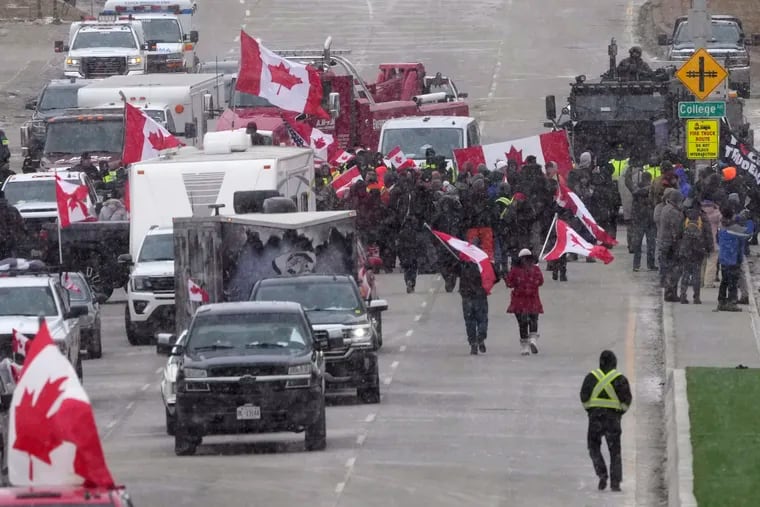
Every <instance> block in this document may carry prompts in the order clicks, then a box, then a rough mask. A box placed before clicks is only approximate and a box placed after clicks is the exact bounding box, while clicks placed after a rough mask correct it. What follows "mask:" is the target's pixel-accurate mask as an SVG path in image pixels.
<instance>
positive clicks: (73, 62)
mask: <svg viewBox="0 0 760 507" xmlns="http://www.w3.org/2000/svg"><path fill="white" fill-rule="evenodd" d="M66 65H67V66H68V67H79V58H66Z"/></svg>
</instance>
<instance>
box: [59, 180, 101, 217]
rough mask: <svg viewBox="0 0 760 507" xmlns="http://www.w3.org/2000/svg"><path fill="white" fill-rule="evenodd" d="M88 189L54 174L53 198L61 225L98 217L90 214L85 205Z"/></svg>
mask: <svg viewBox="0 0 760 507" xmlns="http://www.w3.org/2000/svg"><path fill="white" fill-rule="evenodd" d="M88 196H89V191H88V190H87V186H86V185H77V184H76V183H72V182H71V181H68V180H64V179H62V178H61V177H60V175H58V174H57V173H56V175H55V200H56V203H57V204H58V221H59V223H60V224H61V227H62V228H64V227H68V226H70V225H71V224H73V223H74V222H93V221H95V220H97V219H98V217H96V216H93V215H91V214H90V208H89V206H88V205H87V198H88Z"/></svg>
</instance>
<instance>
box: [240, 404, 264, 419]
mask: <svg viewBox="0 0 760 507" xmlns="http://www.w3.org/2000/svg"><path fill="white" fill-rule="evenodd" d="M237 418H238V420H239V421H240V420H250V419H261V407H254V406H253V405H243V406H242V407H238V408H237Z"/></svg>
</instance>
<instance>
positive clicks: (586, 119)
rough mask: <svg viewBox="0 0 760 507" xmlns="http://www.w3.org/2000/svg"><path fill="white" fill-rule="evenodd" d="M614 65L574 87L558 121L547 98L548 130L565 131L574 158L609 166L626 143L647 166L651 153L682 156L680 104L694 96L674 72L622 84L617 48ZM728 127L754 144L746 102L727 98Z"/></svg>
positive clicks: (661, 70)
mask: <svg viewBox="0 0 760 507" xmlns="http://www.w3.org/2000/svg"><path fill="white" fill-rule="evenodd" d="M608 54H609V57H610V65H609V69H608V70H607V72H605V73H604V74H602V75H601V77H600V79H597V80H593V81H591V80H587V79H586V76H585V75H579V76H577V77H576V78H575V82H573V83H571V84H570V94H569V96H568V99H567V105H566V106H564V107H563V108H562V110H561V112H560V115H559V117H557V106H556V101H555V98H554V96H553V95H549V96H547V97H546V118H547V119H548V120H549V121H548V122H546V123H544V126H545V127H547V128H552V129H555V130H560V129H565V130H567V132H568V136H569V139H570V147H571V151H572V154H573V156H574V158H575V159H576V160H577V158H578V157H579V156H580V154H581V153H582V152H584V151H587V150H589V149H590V150H591V151H593V152H594V153H596V154H597V155H598V157H599V160H608V159H609V158H610V156H611V155H612V150H613V149H614V146H615V145H616V144H618V143H622V144H623V145H624V146H626V148H627V149H628V150H629V153H630V156H631V157H638V159H639V160H643V161H646V160H648V158H649V156H650V155H651V154H652V153H656V154H659V155H662V154H664V153H665V152H666V151H670V152H672V153H676V154H679V153H682V152H683V150H684V147H685V144H684V143H685V128H684V122H683V120H682V119H680V118H679V117H678V103H679V102H688V101H693V100H695V99H694V96H693V95H692V94H691V93H690V92H689V91H688V90H687V89H686V87H684V86H683V84H682V83H681V82H680V81H679V80H678V78H676V77H675V71H676V67H675V66H672V65H669V66H665V67H661V68H659V69H655V70H654V71H653V74H652V76H650V78H649V79H647V80H624V79H621V78H620V77H619V76H618V74H617V62H616V57H617V43H616V41H615V39H612V41H611V43H610V45H609V46H608ZM724 100H725V101H726V121H727V122H728V125H729V127H730V128H731V131H732V132H734V133H735V134H737V136H738V137H740V138H741V139H742V141H744V142H746V143H747V144H749V145H751V144H752V138H753V136H754V134H753V132H752V130H751V128H750V124H749V123H748V122H747V120H746V118H745V115H744V101H743V100H742V99H740V98H738V97H737V95H736V92H729V93H728V94H727V96H726V97H725V98H724Z"/></svg>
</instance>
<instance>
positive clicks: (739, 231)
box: [718, 206, 751, 312]
mask: <svg viewBox="0 0 760 507" xmlns="http://www.w3.org/2000/svg"><path fill="white" fill-rule="evenodd" d="M721 214H722V215H723V218H722V220H721V223H720V229H719V230H718V262H719V263H720V287H719V288H718V311H723V312H740V311H742V310H741V308H739V307H738V306H736V303H737V297H736V296H737V295H738V292H739V277H740V276H741V266H742V261H743V260H744V242H745V241H747V240H748V239H749V238H750V236H751V234H750V233H749V232H748V230H747V227H746V226H742V225H739V224H738V223H737V222H736V217H735V215H734V210H733V208H731V207H728V206H727V207H724V208H723V209H722V210H721Z"/></svg>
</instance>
